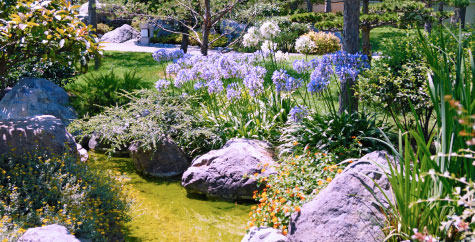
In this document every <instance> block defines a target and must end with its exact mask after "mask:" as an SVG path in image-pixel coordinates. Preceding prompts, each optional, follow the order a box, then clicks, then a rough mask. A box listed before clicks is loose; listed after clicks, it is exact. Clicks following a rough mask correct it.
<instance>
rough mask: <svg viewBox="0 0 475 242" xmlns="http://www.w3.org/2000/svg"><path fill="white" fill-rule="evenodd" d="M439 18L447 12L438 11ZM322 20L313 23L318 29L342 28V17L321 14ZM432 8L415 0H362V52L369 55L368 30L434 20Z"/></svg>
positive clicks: (446, 15)
mask: <svg viewBox="0 0 475 242" xmlns="http://www.w3.org/2000/svg"><path fill="white" fill-rule="evenodd" d="M438 15H439V18H440V19H444V18H448V16H449V13H448V12H441V13H438ZM322 16H323V18H324V19H323V20H322V21H319V22H317V23H316V24H315V27H316V28H317V29H320V30H332V31H335V30H341V29H342V28H343V19H342V18H343V17H340V16H337V15H336V14H333V15H328V14H327V15H322ZM438 20H439V19H438V18H436V13H435V11H434V9H432V8H428V7H426V4H424V3H422V2H415V1H406V0H399V1H387V2H386V1H383V2H381V3H373V4H369V1H367V0H363V8H362V13H361V15H360V19H359V21H360V26H361V29H362V46H363V54H365V55H367V56H371V43H370V32H371V30H373V29H374V28H378V27H382V26H393V27H400V26H404V27H405V26H407V25H410V24H418V25H419V24H424V23H427V22H431V23H432V22H435V21H438Z"/></svg>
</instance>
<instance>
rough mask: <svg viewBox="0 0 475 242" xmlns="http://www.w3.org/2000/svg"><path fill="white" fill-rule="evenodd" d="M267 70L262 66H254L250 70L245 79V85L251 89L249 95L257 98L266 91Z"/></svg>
mask: <svg viewBox="0 0 475 242" xmlns="http://www.w3.org/2000/svg"><path fill="white" fill-rule="evenodd" d="M266 72H267V70H266V69H265V68H264V67H261V66H252V67H250V68H249V69H248V73H247V75H246V76H245V77H244V79H243V83H244V85H245V86H246V87H247V88H248V89H249V94H251V96H253V97H255V96H257V95H259V94H260V93H262V92H263V91H264V75H265V74H266Z"/></svg>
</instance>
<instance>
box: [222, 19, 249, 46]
mask: <svg viewBox="0 0 475 242" xmlns="http://www.w3.org/2000/svg"><path fill="white" fill-rule="evenodd" d="M219 28H220V31H221V33H224V34H225V35H226V38H228V42H230V41H231V40H234V39H236V38H238V37H239V36H241V33H242V32H243V31H244V30H246V25H245V24H241V23H239V22H236V21H234V20H230V19H224V20H223V21H221V24H220V25H219Z"/></svg>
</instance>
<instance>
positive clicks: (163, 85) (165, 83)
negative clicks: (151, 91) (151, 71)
mask: <svg viewBox="0 0 475 242" xmlns="http://www.w3.org/2000/svg"><path fill="white" fill-rule="evenodd" d="M169 85H170V81H168V80H164V79H160V80H158V81H157V82H155V88H156V89H157V90H158V91H159V92H161V91H163V90H165V89H167V87H168V86H169Z"/></svg>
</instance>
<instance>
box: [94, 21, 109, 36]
mask: <svg viewBox="0 0 475 242" xmlns="http://www.w3.org/2000/svg"><path fill="white" fill-rule="evenodd" d="M110 31H112V27H110V26H109V25H107V24H103V23H99V24H97V29H96V33H97V34H105V33H108V32H110Z"/></svg>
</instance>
